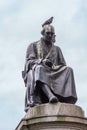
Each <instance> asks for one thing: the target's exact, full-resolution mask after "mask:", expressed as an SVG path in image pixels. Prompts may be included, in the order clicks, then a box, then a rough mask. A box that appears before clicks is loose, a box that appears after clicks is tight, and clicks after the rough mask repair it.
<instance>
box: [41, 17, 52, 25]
mask: <svg viewBox="0 0 87 130" xmlns="http://www.w3.org/2000/svg"><path fill="white" fill-rule="evenodd" d="M53 18H54V17H51V18H49V19H48V20H46V21H45V22H44V23H43V24H42V27H44V25H47V24H51V23H52V21H53Z"/></svg>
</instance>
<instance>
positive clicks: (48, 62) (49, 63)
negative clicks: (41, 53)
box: [43, 59, 53, 67]
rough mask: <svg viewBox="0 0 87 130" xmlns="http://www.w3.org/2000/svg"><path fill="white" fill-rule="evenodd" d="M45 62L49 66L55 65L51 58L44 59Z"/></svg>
mask: <svg viewBox="0 0 87 130" xmlns="http://www.w3.org/2000/svg"><path fill="white" fill-rule="evenodd" d="M43 62H44V63H45V64H46V65H47V66H49V67H52V65H53V63H52V62H51V61H50V60H49V59H44V60H43Z"/></svg>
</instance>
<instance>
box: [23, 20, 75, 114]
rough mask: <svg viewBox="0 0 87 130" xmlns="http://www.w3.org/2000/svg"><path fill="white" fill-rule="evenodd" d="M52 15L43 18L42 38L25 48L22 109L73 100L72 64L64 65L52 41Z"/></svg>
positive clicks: (71, 101)
mask: <svg viewBox="0 0 87 130" xmlns="http://www.w3.org/2000/svg"><path fill="white" fill-rule="evenodd" d="M52 20H53V17H51V18H50V19H49V20H47V21H46V22H44V24H43V25H42V27H43V29H42V31H41V34H42V38H41V39H40V40H39V41H37V42H34V43H31V44H30V45H29V46H28V48H27V52H26V63H25V68H24V71H22V77H23V79H24V82H25V86H26V95H25V111H26V112H27V110H28V109H29V107H33V106H36V105H38V104H43V103H48V102H50V103H56V102H65V103H71V104H75V103H76V101H77V94H76V89H75V82H74V75H73V70H72V68H70V67H68V66H66V62H65V60H64V57H63V54H62V52H61V49H60V48H59V47H58V46H55V45H54V42H55V36H56V35H55V29H54V27H53V26H52V25H51V23H52Z"/></svg>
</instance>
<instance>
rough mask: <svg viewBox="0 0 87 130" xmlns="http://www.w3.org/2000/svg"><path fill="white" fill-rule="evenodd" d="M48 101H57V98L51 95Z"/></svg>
mask: <svg viewBox="0 0 87 130" xmlns="http://www.w3.org/2000/svg"><path fill="white" fill-rule="evenodd" d="M49 102H50V103H57V102H58V98H57V97H55V96H52V97H51V98H50V99H49Z"/></svg>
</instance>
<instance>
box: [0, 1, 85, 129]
mask: <svg viewBox="0 0 87 130" xmlns="http://www.w3.org/2000/svg"><path fill="white" fill-rule="evenodd" d="M51 16H54V21H53V25H54V26H55V30H56V45H58V46H59V47H60V48H61V49H62V52H63V55H64V57H65V59H66V62H67V65H68V66H70V67H72V68H73V70H74V75H75V82H76V90H77V95H78V102H77V103H76V105H79V106H81V107H82V108H83V110H84V111H85V115H86V116H87V88H86V87H87V43H86V42H87V0H43V1H42V0H32V1H30V0H1V1H0V61H1V62H0V88H1V89H0V130H13V129H15V128H16V126H17V124H18V123H19V121H20V120H21V118H22V117H24V115H25V112H24V96H25V90H26V88H25V86H24V83H23V80H22V77H21V71H22V70H23V68H24V63H25V54H26V49H27V46H28V45H29V44H30V43H31V42H34V41H37V40H39V39H40V37H41V34H40V32H41V29H42V27H41V25H42V23H43V22H44V21H45V20H47V19H48V18H50V17H51Z"/></svg>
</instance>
